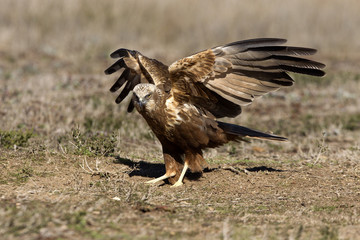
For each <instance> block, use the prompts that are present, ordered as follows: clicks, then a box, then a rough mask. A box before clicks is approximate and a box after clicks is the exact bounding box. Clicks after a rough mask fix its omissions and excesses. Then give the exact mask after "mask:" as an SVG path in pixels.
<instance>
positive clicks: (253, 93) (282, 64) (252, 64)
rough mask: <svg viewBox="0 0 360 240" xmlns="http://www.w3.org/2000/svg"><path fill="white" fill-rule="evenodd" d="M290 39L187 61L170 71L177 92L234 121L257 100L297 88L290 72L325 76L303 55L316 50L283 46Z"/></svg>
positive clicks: (227, 48) (243, 44)
mask: <svg viewBox="0 0 360 240" xmlns="http://www.w3.org/2000/svg"><path fill="white" fill-rule="evenodd" d="M285 42H286V40H285V39H277V38H260V39H251V40H245V41H238V42H233V43H230V44H227V45H224V46H218V47H214V48H212V49H208V50H205V51H202V52H199V53H197V54H195V55H192V56H190V57H186V58H183V59H181V60H179V61H177V62H175V63H173V64H171V65H170V67H169V72H170V79H171V82H172V94H173V95H174V98H175V99H176V100H177V101H179V102H192V103H194V104H197V105H199V106H201V107H203V108H205V109H207V110H208V111H210V112H211V113H212V114H214V116H215V117H234V116H237V115H238V114H240V113H241V106H245V105H248V104H250V103H251V102H252V101H253V100H254V99H255V98H256V97H259V96H262V95H264V94H266V93H268V92H271V91H275V90H277V89H279V88H280V87H282V86H291V85H292V84H293V82H294V80H293V79H292V78H291V77H290V76H289V75H288V73H287V72H295V73H301V74H306V75H312V76H324V75H325V73H324V71H322V70H321V69H323V68H324V67H325V65H324V64H322V63H319V62H315V61H312V60H308V59H305V58H301V57H298V56H299V55H313V54H315V53H316V50H315V49H310V48H302V47H290V46H279V45H281V44H283V43H285Z"/></svg>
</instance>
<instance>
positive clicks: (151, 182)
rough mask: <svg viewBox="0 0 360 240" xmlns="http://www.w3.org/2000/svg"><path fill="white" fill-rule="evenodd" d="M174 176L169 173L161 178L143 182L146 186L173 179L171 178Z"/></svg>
mask: <svg viewBox="0 0 360 240" xmlns="http://www.w3.org/2000/svg"><path fill="white" fill-rule="evenodd" d="M175 174H176V173H175V172H173V173H170V174H168V173H165V174H164V175H162V176H161V177H158V178H155V179H153V180H150V181H147V182H145V183H147V184H154V183H157V182H160V181H162V180H165V179H168V178H170V177H173V176H175Z"/></svg>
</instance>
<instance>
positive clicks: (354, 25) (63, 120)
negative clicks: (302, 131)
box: [0, 0, 360, 138]
mask: <svg viewBox="0 0 360 240" xmlns="http://www.w3.org/2000/svg"><path fill="white" fill-rule="evenodd" d="M0 2H1V9H0V33H1V34H0V129H2V130H16V129H20V130H21V129H32V131H35V132H37V133H39V134H43V135H44V136H49V137H50V138H51V137H53V136H55V135H56V136H57V137H58V135H61V134H64V133H66V132H67V131H69V130H70V129H72V128H74V127H75V126H78V127H80V128H83V129H84V128H85V129H86V128H88V129H90V128H91V129H93V130H99V131H103V132H111V131H114V130H116V129H122V130H121V131H125V132H124V133H126V134H127V135H126V136H129V134H130V136H134V137H139V136H138V134H140V135H141V134H143V135H145V136H148V135H149V129H148V128H146V127H145V130H141V129H138V131H136V133H133V132H131V133H129V132H126V131H127V130H125V129H128V128H132V127H136V126H137V125H138V124H140V123H139V121H140V122H141V121H142V120H139V121H138V120H137V121H135V122H134V121H132V120H134V119H137V118H138V115H136V114H125V108H126V104H123V105H124V106H122V105H120V106H119V105H116V104H115V103H114V99H115V97H116V96H115V95H112V94H110V93H109V92H108V89H109V88H110V86H111V85H112V83H113V82H114V80H115V78H116V76H110V77H109V76H104V74H103V71H104V69H105V68H106V67H107V66H109V64H111V61H112V60H111V59H110V58H109V54H110V53H111V52H112V51H113V50H116V49H118V48H129V49H136V50H138V51H140V52H141V53H143V54H144V55H146V56H149V57H152V58H157V59H159V60H161V61H163V62H164V63H166V64H170V63H172V62H173V61H175V60H177V59H179V58H181V57H184V56H187V55H189V54H191V53H194V52H197V51H200V50H203V49H206V48H209V47H213V46H216V45H220V44H225V43H228V42H232V41H237V40H242V39H249V38H256V37H280V38H286V39H288V44H289V45H296V46H304V47H312V48H316V49H318V50H319V52H318V54H317V55H316V56H315V57H314V59H316V60H317V61H321V62H324V63H325V64H326V65H327V68H326V71H327V77H325V78H324V79H322V80H319V79H314V78H312V79H311V81H312V82H317V83H318V82H319V81H321V84H320V87H319V86H318V85H316V86H317V87H316V89H318V90H319V89H323V87H321V86H330V85H329V84H330V82H334V81H333V80H334V79H335V80H336V79H338V80H337V81H335V83H334V84H333V86H332V87H331V89H332V90H333V93H332V92H331V91H332V90H329V89H330V88H329V89H326V93H324V94H325V95H324V96H325V97H324V98H327V97H329V96H335V97H336V96H338V94H340V95H341V96H345V97H346V96H348V97H350V98H351V99H353V98H357V97H358V96H359V88H358V86H359V78H360V77H359V68H358V66H359V64H358V62H359V60H360V41H359V39H360V31H359V26H360V14H359V11H358V10H359V9H360V2H359V1H357V0H327V1H322V0H302V1H295V0H288V1H281V0H273V1H271V2H270V1H267V0H255V1H254V0H244V1H237V0H224V1H212V0H211V1H209V0H201V1H200V0H199V1H192V0H182V1H165V0H146V1H145V0H144V1H133V0H122V1H119V0H106V1H97V0H76V1H74V0H63V1H57V0H48V1H43V0H17V1H13V0H1V1H0ZM339 76H341V77H339ZM297 81H298V84H299V86H298V87H301V86H302V85H301V82H302V81H303V80H302V79H301V78H298V79H297ZM304 81H305V80H304ZM344 82H346V83H348V85H347V87H344V88H345V89H342V87H343V86H344V85H342V84H344ZM349 82H351V83H349ZM295 88H296V86H295ZM306 88H311V89H314V85H307V87H306ZM339 89H340V90H339ZM285 91H287V90H285ZM292 91H296V90H294V88H291V89H290V90H289V92H292ZM339 91H340V92H339ZM314 94H315V93H314ZM326 94H329V95H326ZM331 94H332V95H331ZM336 94H337V95H336ZM315 101H316V100H315ZM354 101H355V100H354ZM350 105H351V106H352V110H351V111H352V112H356V111H358V109H357V108H358V106H356V102H352V103H351V104H350ZM259 106H261V105H259ZM250 109H251V108H250ZM331 109H332V108H331V107H329V109H328V110H331ZM249 111H250V110H249ZM309 111H311V109H310V110H309ZM334 111H335V110H334ZM285 116H286V115H285ZM126 119H130V121H127V120H126ZM242 120H243V121H245V122H246V121H247V117H246V115H244V117H243V118H242ZM141 124H142V123H141ZM336 124H337V125H341V124H343V122H341V121H340V120H338V122H337V123H336ZM270 127H271V126H269V128H270ZM322 127H325V128H326V127H328V126H322ZM265 128H267V127H266V125H265ZM320 128H321V127H320ZM132 129H133V128H132ZM141 132H143V133H141ZM279 133H282V132H279ZM285 134H286V132H285ZM57 137H56V138H57Z"/></svg>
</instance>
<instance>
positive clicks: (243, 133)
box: [216, 121, 287, 141]
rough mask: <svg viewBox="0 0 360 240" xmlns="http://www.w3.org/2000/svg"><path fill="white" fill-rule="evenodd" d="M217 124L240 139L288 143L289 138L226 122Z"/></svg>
mask: <svg viewBox="0 0 360 240" xmlns="http://www.w3.org/2000/svg"><path fill="white" fill-rule="evenodd" d="M216 122H217V123H218V126H219V127H220V128H221V129H222V130H224V131H225V132H226V133H228V134H233V135H237V136H239V137H250V138H259V139H264V140H275V141H286V140H287V138H284V137H280V136H276V135H272V134H267V133H263V132H259V131H256V130H252V129H250V128H246V127H242V126H239V125H235V124H231V123H224V122H219V121H216Z"/></svg>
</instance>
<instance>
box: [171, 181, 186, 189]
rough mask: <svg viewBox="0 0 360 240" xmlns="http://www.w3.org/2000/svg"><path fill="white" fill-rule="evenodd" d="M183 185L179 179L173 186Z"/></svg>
mask: <svg viewBox="0 0 360 240" xmlns="http://www.w3.org/2000/svg"><path fill="white" fill-rule="evenodd" d="M182 185H184V184H183V183H182V182H180V181H177V182H176V183H174V185H172V186H171V188H176V187H180V186H182Z"/></svg>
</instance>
